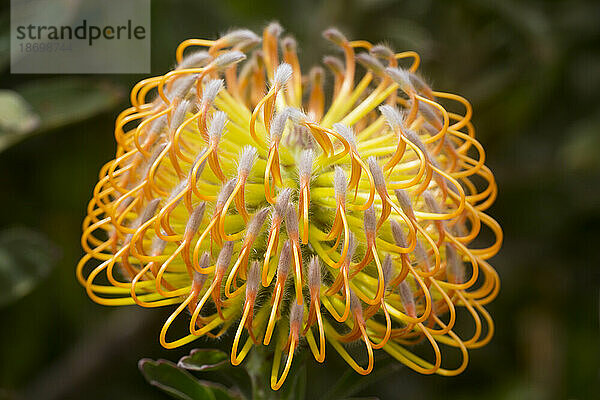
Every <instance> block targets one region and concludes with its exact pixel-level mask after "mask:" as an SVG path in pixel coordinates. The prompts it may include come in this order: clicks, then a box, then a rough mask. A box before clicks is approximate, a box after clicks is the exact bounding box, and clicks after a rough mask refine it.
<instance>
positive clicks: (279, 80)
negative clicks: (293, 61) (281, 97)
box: [274, 63, 293, 88]
mask: <svg viewBox="0 0 600 400" xmlns="http://www.w3.org/2000/svg"><path fill="white" fill-rule="evenodd" d="M292 74H293V70H292V66H291V65H290V64H288V63H281V64H279V66H278V67H277V69H276V70H275V78H274V82H275V86H276V87H277V88H281V87H283V86H284V85H285V84H286V83H288V81H289V80H290V79H291V78H292Z"/></svg>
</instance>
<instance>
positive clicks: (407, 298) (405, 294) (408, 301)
mask: <svg viewBox="0 0 600 400" xmlns="http://www.w3.org/2000/svg"><path fill="white" fill-rule="evenodd" d="M398 292H400V301H401V302H402V305H403V306H404V310H405V311H406V314H407V315H408V316H409V317H411V318H415V317H416V316H417V314H416V312H415V309H416V307H415V297H414V295H413V291H412V289H411V288H410V285H409V284H408V282H407V281H406V279H405V280H403V281H402V282H401V283H400V285H398Z"/></svg>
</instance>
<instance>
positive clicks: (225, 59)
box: [212, 50, 246, 70]
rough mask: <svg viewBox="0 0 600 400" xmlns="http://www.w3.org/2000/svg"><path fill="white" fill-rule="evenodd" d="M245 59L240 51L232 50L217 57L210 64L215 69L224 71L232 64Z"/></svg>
mask: <svg viewBox="0 0 600 400" xmlns="http://www.w3.org/2000/svg"><path fill="white" fill-rule="evenodd" d="M245 59H246V55H245V54H244V53H242V52H241V51H237V50H232V51H228V52H226V53H223V54H221V55H219V56H218V57H217V58H215V59H214V60H213V61H212V64H213V65H214V67H215V68H216V69H219V70H220V69H225V68H228V67H230V66H232V65H234V64H237V63H239V62H240V61H243V60H245Z"/></svg>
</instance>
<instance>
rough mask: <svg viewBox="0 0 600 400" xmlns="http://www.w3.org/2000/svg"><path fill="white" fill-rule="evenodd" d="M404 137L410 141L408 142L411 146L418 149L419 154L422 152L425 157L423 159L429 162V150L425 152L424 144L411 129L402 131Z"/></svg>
mask: <svg viewBox="0 0 600 400" xmlns="http://www.w3.org/2000/svg"><path fill="white" fill-rule="evenodd" d="M403 133H404V136H405V137H406V138H407V139H408V140H410V142H411V143H412V144H414V145H415V146H417V147H418V148H419V150H421V152H423V154H424V155H425V158H427V160H428V161H431V159H432V158H431V156H430V155H429V150H427V147H425V144H424V143H423V141H422V140H421V138H420V137H419V135H418V134H417V133H416V132H415V131H413V130H412V129H405V130H404V131H403Z"/></svg>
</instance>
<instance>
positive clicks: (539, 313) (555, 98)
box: [0, 0, 600, 400]
mask: <svg viewBox="0 0 600 400" xmlns="http://www.w3.org/2000/svg"><path fill="white" fill-rule="evenodd" d="M6 3H8V2H3V3H2V4H3V5H2V6H1V8H0V10H1V13H0V26H1V31H0V82H1V84H0V88H1V89H10V90H14V91H17V92H18V93H20V94H22V96H23V97H24V98H25V100H26V101H28V102H29V103H30V104H31V105H32V106H33V108H34V110H35V112H36V113H38V114H39V115H40V118H41V124H40V127H39V128H38V129H36V130H34V131H33V132H32V134H31V135H30V136H31V137H27V138H26V135H23V136H22V138H23V140H21V141H19V142H18V143H15V144H14V145H12V146H11V147H9V148H7V149H5V150H4V151H3V152H1V153H0V231H1V232H2V233H0V244H1V245H2V246H4V248H3V247H1V246H0V267H1V268H0V291H4V293H3V295H0V299H1V300H2V302H1V303H0V304H1V305H0V327H1V328H0V398H8V399H13V398H27V399H30V398H31V399H33V398H35V399H63V398H67V399H82V398H85V399H87V400H92V399H122V398H123V399H125V398H127V399H148V398H163V397H164V396H163V395H162V394H161V393H160V392H158V391H157V390H155V389H154V388H152V387H151V386H149V385H148V384H147V383H146V382H145V381H144V379H143V377H142V376H141V374H140V373H139V371H138V369H137V366H136V363H137V360H138V359H140V358H142V357H152V358H159V357H163V358H167V359H170V360H177V359H178V358H179V357H180V356H182V355H183V354H185V353H187V352H188V351H189V350H190V349H191V348H192V347H190V346H187V347H186V348H184V349H181V350H176V351H166V350H163V349H161V348H160V345H159V343H158V332H159V329H160V328H159V327H160V324H161V321H162V320H163V319H164V318H165V317H166V315H168V313H169V312H170V311H169V310H168V309H160V310H142V309H139V308H137V307H128V308H120V309H108V308H105V307H102V306H99V305H97V304H94V303H92V302H91V301H90V300H89V299H88V297H87V296H86V295H85V292H84V290H83V289H82V288H81V287H80V286H79V284H78V283H77V282H76V279H75V275H74V269H75V265H76V263H77V261H78V259H79V257H80V256H81V255H82V250H81V247H80V244H79V238H80V230H81V228H80V227H81V222H82V220H83V217H84V216H85V207H86V205H87V202H88V200H89V198H90V195H91V191H92V188H93V186H94V184H95V182H96V180H97V174H98V171H99V169H100V167H101V166H102V164H103V163H104V162H106V161H108V160H109V159H111V158H112V157H113V155H114V151H115V143H114V137H113V128H114V120H115V118H116V115H117V114H118V112H119V111H120V110H122V109H123V108H125V107H126V106H127V97H126V94H127V92H128V91H129V89H130V88H131V87H132V85H133V84H134V83H135V82H136V81H138V80H140V79H142V78H143V77H144V76H141V75H140V76H136V75H123V76H118V75H92V76H90V75H87V76H86V75H81V76H77V77H73V76H44V75H39V76H33V75H11V74H10V71H9V67H8V53H7V51H8V30H9V13H8V12H9V9H8V4H6ZM450 3H451V4H450ZM114 4H115V5H114V6H118V2H114ZM275 19H276V20H278V21H279V22H280V23H281V24H282V25H283V26H284V28H285V29H286V31H287V32H289V33H291V34H293V35H295V37H296V38H297V39H298V41H299V46H300V48H301V54H300V57H301V62H302V64H303V66H304V67H305V68H307V67H308V66H310V65H311V64H314V63H318V62H319V61H320V58H321V57H322V55H323V54H330V53H332V51H334V50H333V49H332V48H331V46H329V44H327V43H326V42H325V41H324V40H322V39H321V36H320V32H321V31H322V30H323V29H325V28H327V27H329V26H331V25H334V26H337V27H339V28H340V29H341V30H342V31H343V32H345V33H346V35H347V36H348V37H349V38H351V39H367V40H369V41H371V42H374V43H376V42H379V41H384V40H385V41H386V42H388V43H389V44H390V45H392V47H393V48H395V49H396V50H408V49H411V50H416V51H418V52H419V53H420V54H421V56H422V58H423V62H422V67H421V68H420V70H421V71H423V73H424V75H425V76H426V77H427V78H429V80H430V81H431V82H432V84H433V87H434V88H436V89H439V90H443V91H449V92H454V93H458V94H461V95H463V96H465V97H467V98H468V99H469V100H470V101H471V103H472V104H473V106H474V111H475V113H474V117H473V121H474V123H475V126H476V128H477V136H478V138H479V140H480V142H481V143H482V144H483V145H484V147H485V149H486V153H487V160H486V164H487V165H488V166H489V167H490V168H491V169H492V171H493V172H494V173H495V175H496V178H497V181H498V185H499V196H498V200H497V201H496V204H495V205H494V206H493V207H492V208H491V209H490V211H489V212H490V214H491V215H492V216H493V217H494V218H496V219H497V220H498V221H499V222H500V224H501V225H502V227H503V229H504V232H505V237H506V238H505V242H504V246H503V248H502V250H501V252H500V254H499V255H498V256H496V257H495V258H494V259H493V260H492V264H493V265H494V267H495V268H496V269H497V271H498V272H499V273H500V277H501V280H502V290H501V292H500V295H499V297H498V299H497V300H496V301H495V302H493V303H492V304H491V306H490V307H489V310H490V311H491V314H492V315H493V317H494V320H495V322H496V329H497V333H496V336H495V338H494V339H493V341H492V342H491V343H490V344H489V345H488V346H486V347H485V348H483V349H480V350H474V351H472V352H470V356H471V360H470V364H469V367H468V369H467V371H466V372H465V373H463V374H462V375H461V376H459V377H457V378H443V377H438V376H420V375H418V374H417V373H414V372H413V371H412V370H410V369H408V368H395V369H391V370H390V371H389V372H390V374H387V375H386V376H385V377H383V378H382V379H381V380H379V381H378V382H375V383H373V384H370V385H369V384H366V386H365V387H364V388H363V389H362V391H361V392H360V396H363V397H366V396H378V397H380V398H382V399H388V398H390V399H391V398H411V399H431V398H447V399H592V398H598V397H597V396H598V394H599V393H600V384H599V380H600V378H599V373H600V372H599V364H600V363H599V359H600V346H599V329H598V328H599V324H598V314H599V313H598V304H599V293H598V292H599V291H598V289H599V287H600V285H599V283H600V275H599V272H598V271H599V265H598V264H599V261H600V259H599V258H600V257H599V256H598V247H599V243H600V229H599V228H598V224H600V101H599V100H598V99H599V93H600V4H599V3H598V2H597V1H592V0H563V1H558V0H556V1H518V0H512V1H496V0H460V1H454V2H448V1H433V0H420V1H393V0H354V1H340V0H334V1H327V2H323V3H320V2H317V1H305V0H302V1H301V0H292V1H281V0H280V1H265V2H258V1H215V2H208V1H201V0H199V1H182V0H175V1H166V0H153V1H152V73H153V74H158V73H160V74H162V73H164V72H166V71H167V70H168V69H169V68H171V67H172V65H173V63H174V52H175V48H176V46H177V44H178V43H179V42H180V41H182V40H184V39H187V38H190V37H202V38H215V37H216V36H217V35H218V34H220V33H223V32H225V31H226V30H227V29H228V28H230V27H248V28H251V29H253V30H255V31H257V32H260V31H261V29H262V27H263V26H264V25H265V24H266V23H267V22H269V21H271V20H275ZM5 134H7V133H6V132H3V131H2V130H0V135H5ZM0 137H2V136H0ZM25 138H26V140H25ZM25 229H26V230H25ZM15 282H17V283H19V282H20V283H21V286H19V287H17V288H16V289H15V287H16V286H15ZM196 345H197V346H207V347H208V346H214V345H215V344H214V343H210V342H209V343H207V342H206V341H203V340H199V341H197V342H196ZM330 350H332V349H330ZM327 357H328V360H327V363H326V364H325V366H318V365H317V364H316V363H315V362H311V361H309V363H308V376H309V382H310V384H309V386H308V395H307V398H315V397H316V396H317V395H318V394H322V393H323V392H324V391H325V390H326V389H327V388H328V387H329V386H331V384H332V382H334V381H335V379H337V378H338V377H340V376H341V375H342V374H343V373H344V372H345V371H346V369H347V368H346V367H344V364H343V363H342V362H340V360H339V357H338V356H337V355H336V354H335V352H334V351H329V352H328V356H327ZM376 368H377V364H376ZM357 376H358V375H357Z"/></svg>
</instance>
